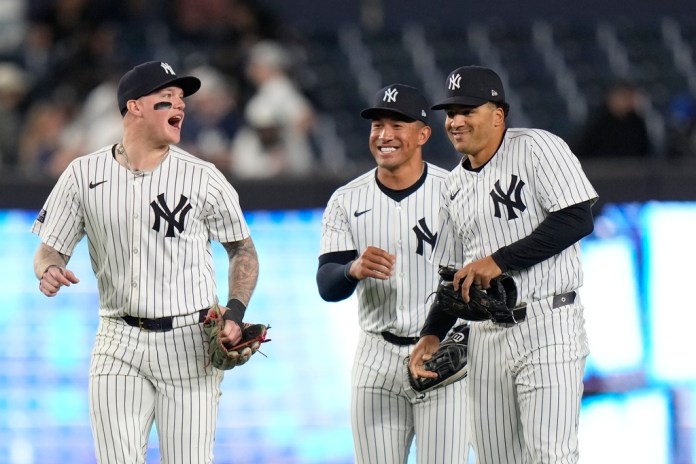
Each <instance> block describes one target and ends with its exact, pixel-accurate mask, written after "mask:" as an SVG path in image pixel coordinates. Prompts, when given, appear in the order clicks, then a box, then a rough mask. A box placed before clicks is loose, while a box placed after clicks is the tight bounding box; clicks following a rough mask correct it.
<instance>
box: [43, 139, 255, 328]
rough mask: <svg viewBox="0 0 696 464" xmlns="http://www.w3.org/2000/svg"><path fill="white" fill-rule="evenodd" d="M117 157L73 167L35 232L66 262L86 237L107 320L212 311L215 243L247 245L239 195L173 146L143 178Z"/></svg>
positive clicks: (108, 150) (97, 157) (104, 153)
mask: <svg viewBox="0 0 696 464" xmlns="http://www.w3.org/2000/svg"><path fill="white" fill-rule="evenodd" d="M112 152H113V146H108V147H104V148H102V149H100V150H98V151H96V152H94V153H91V154H89V155H86V156H83V157H80V158H77V159H75V160H74V161H73V162H72V163H71V164H70V165H69V166H68V168H67V169H66V170H65V172H64V173H63V174H62V175H61V176H60V178H59V179H58V182H57V183H56V185H55V187H54V188H53V190H52V191H51V194H50V195H49V197H48V199H47V200H46V203H45V204H44V207H43V209H42V210H41V213H40V214H39V217H38V218H37V219H36V221H34V225H33V227H32V232H33V233H35V234H37V235H39V237H41V240H42V241H43V242H44V243H45V244H46V245H48V246H51V247H53V248H54V249H56V250H57V251H58V252H60V253H62V254H65V255H71V254H72V252H73V249H74V248H75V245H76V244H77V243H78V242H79V241H80V239H81V238H82V237H83V236H84V235H87V240H88V248H89V255H90V258H91V262H92V269H93V270H94V273H95V275H96V277H97V281H98V285H99V307H100V309H99V313H100V315H102V316H122V315H124V314H130V315H133V316H138V317H148V318H155V317H163V316H179V315H184V314H190V313H192V312H194V311H196V310H199V309H203V308H206V307H209V306H211V305H212V304H213V303H215V302H216V299H217V298H216V295H217V290H216V283H215V269H214V266H213V261H212V250H211V246H210V240H215V241H219V242H222V243H224V242H235V241H239V240H242V239H244V238H246V237H248V236H249V229H248V227H247V224H246V221H245V219H244V216H243V214H242V210H241V207H240V205H239V197H238V195H237V192H236V191H235V190H234V188H233V187H232V186H231V185H230V184H229V182H228V181H227V180H226V179H225V177H224V176H223V174H222V173H221V172H220V171H219V170H217V169H216V168H215V167H214V166H213V165H212V164H211V163H209V162H206V161H203V160H200V159H198V158H196V157H194V156H193V155H191V154H189V153H187V152H185V151H183V150H181V149H179V148H177V147H175V146H170V149H169V154H168V155H167V156H166V157H165V159H164V161H163V162H162V163H161V164H160V166H159V167H158V168H156V169H155V170H154V171H152V172H142V173H139V174H133V173H132V172H131V171H129V170H128V169H126V168H125V167H123V166H121V165H120V164H119V163H118V162H117V161H116V160H115V159H114V157H113V154H112Z"/></svg>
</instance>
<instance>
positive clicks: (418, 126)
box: [370, 116, 430, 170]
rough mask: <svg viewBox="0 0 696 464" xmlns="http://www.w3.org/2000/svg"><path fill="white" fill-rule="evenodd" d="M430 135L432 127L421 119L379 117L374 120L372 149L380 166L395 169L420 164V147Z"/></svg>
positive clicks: (371, 131)
mask: <svg viewBox="0 0 696 464" xmlns="http://www.w3.org/2000/svg"><path fill="white" fill-rule="evenodd" d="M429 137H430V127H428V126H426V125H425V124H423V123H422V122H420V121H410V122H406V121H403V120H400V119H395V118H393V117H389V116H384V117H379V118H375V119H373V120H372V126H371V130H370V151H371V152H372V156H374V158H375V161H377V166H379V167H380V168H384V169H387V170H395V169H397V168H399V167H401V166H403V165H405V164H409V163H414V165H415V164H417V165H418V166H420V164H421V157H420V156H419V155H418V154H419V150H418V149H419V147H421V146H422V145H423V144H424V143H425V142H427V140H428V138H429Z"/></svg>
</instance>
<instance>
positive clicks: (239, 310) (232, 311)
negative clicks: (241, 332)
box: [222, 298, 246, 327]
mask: <svg viewBox="0 0 696 464" xmlns="http://www.w3.org/2000/svg"><path fill="white" fill-rule="evenodd" d="M227 308H228V310H227V311H225V313H224V314H223V315H222V318H223V319H224V320H226V321H232V322H234V323H236V324H237V325H238V326H239V327H242V319H244V312H245V311H246V306H245V305H244V303H242V302H241V301H239V300H238V299H236V298H232V299H231V300H230V301H228V302H227Z"/></svg>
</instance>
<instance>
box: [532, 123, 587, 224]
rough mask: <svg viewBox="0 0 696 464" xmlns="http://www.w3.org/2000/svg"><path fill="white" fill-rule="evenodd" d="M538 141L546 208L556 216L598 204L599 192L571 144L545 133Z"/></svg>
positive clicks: (538, 173)
mask: <svg viewBox="0 0 696 464" xmlns="http://www.w3.org/2000/svg"><path fill="white" fill-rule="evenodd" d="M534 140H535V146H534V148H533V150H534V156H535V157H536V158H537V166H536V176H537V180H538V181H539V187H538V192H539V199H540V200H541V202H542V204H543V205H544V207H545V208H546V209H547V210H548V211H551V212H553V211H559V210H561V209H563V208H567V207H568V206H572V205H576V204H578V203H582V202H584V201H588V200H590V201H592V203H594V202H595V201H596V200H597V197H598V195H597V192H596V191H595V189H594V187H593V186H592V184H591V183H590V181H589V179H588V178H587V176H586V175H585V172H584V171H583V169H582V166H581V165H580V161H579V160H578V158H577V157H576V156H575V155H574V154H573V152H572V151H571V150H570V147H568V144H567V143H566V142H565V141H563V139H561V138H560V137H557V136H555V135H553V134H550V133H548V132H543V131H541V132H539V133H538V135H537V137H535V139H534Z"/></svg>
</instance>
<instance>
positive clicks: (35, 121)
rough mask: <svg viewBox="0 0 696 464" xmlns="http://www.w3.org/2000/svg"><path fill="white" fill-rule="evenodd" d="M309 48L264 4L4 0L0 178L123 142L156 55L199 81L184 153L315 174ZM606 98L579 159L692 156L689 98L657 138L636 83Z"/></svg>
mask: <svg viewBox="0 0 696 464" xmlns="http://www.w3.org/2000/svg"><path fill="white" fill-rule="evenodd" d="M304 40H305V39H304V38H303V37H302V35H301V34H299V33H298V32H297V31H295V30H294V29H293V28H292V27H290V26H289V25H287V24H285V23H284V22H283V21H282V20H280V19H279V18H277V17H276V16H274V15H273V14H272V13H271V12H270V11H269V10H268V9H267V8H266V7H265V6H264V5H263V3H262V0H0V175H1V176H3V177H5V178H7V177H8V176H13V177H27V178H32V179H41V178H56V177H57V176H58V175H59V174H60V173H61V172H62V171H63V170H64V169H65V167H66V166H67V164H68V163H69V162H70V161H71V160H72V159H74V158H75V157H77V156H80V155H83V154H86V153H89V152H91V151H93V150H96V149H98V148H100V147H102V146H105V145H108V144H110V143H115V142H116V141H118V140H119V138H120V131H121V119H120V114H119V113H118V110H117V109H116V107H117V105H116V85H117V83H118V79H119V78H120V76H121V75H122V74H123V73H124V72H126V71H127V70H128V69H130V68H131V67H132V66H134V65H136V64H139V63H142V62H144V61H150V60H162V61H166V62H168V63H169V64H171V65H172V66H173V67H174V69H176V70H177V72H178V73H179V74H184V73H185V74H193V75H196V76H197V77H199V78H200V79H201V80H202V83H203V86H202V89H201V90H200V91H199V92H198V93H196V94H194V95H192V96H191V97H190V98H189V99H187V110H186V121H185V123H184V125H183V130H182V143H181V145H182V146H183V147H184V148H185V149H187V150H189V151H190V152H192V153H193V154H195V155H197V156H199V157H201V158H203V159H206V160H209V161H211V162H213V163H215V164H216V165H217V166H218V167H219V168H220V169H221V170H223V171H224V172H226V173H228V174H229V175H230V176H232V177H237V178H250V179H259V178H269V177H277V176H308V175H312V174H316V173H320V172H322V159H323V157H322V156H321V154H319V153H318V151H319V150H318V149H317V147H318V143H317V140H318V137H317V124H316V123H317V117H316V112H317V109H316V107H315V105H314V104H313V100H312V98H311V91H310V89H309V87H311V83H309V82H310V81H311V80H312V79H313V77H312V76H313V74H312V71H311V70H309V69H308V67H307V64H306V63H307V62H308V59H307V58H308V57H307V52H306V50H307V47H306V45H307V44H306V43H305V42H304ZM308 76H309V77H308ZM605 97H606V98H605V99H604V100H602V101H598V102H592V103H593V106H594V107H596V108H594V110H593V111H591V112H590V114H589V116H588V118H587V121H586V124H585V125H584V127H582V128H578V130H577V131H576V134H575V136H574V137H573V138H570V139H569V140H568V143H569V144H570V145H571V148H573V150H574V151H575V152H576V154H577V155H578V157H580V158H581V159H583V158H598V157H606V156H613V157H621V156H654V155H656V156H668V157H675V158H676V157H694V155H696V102H695V101H694V98H693V96H692V95H689V94H684V95H675V96H674V98H673V100H672V102H671V104H670V106H669V108H668V114H666V115H665V118H664V119H665V120H664V122H665V124H664V127H665V133H664V134H663V137H662V140H661V141H656V140H653V139H654V136H653V135H652V134H651V133H650V131H649V130H648V124H647V123H646V118H645V114H644V111H643V110H644V108H643V102H644V100H645V99H644V98H643V97H644V95H643V94H642V89H640V87H638V86H636V85H635V84H634V83H631V82H628V81H620V82H616V83H615V85H614V86H612V87H611V88H609V89H607V93H606V95H605ZM356 117H357V116H356Z"/></svg>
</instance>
